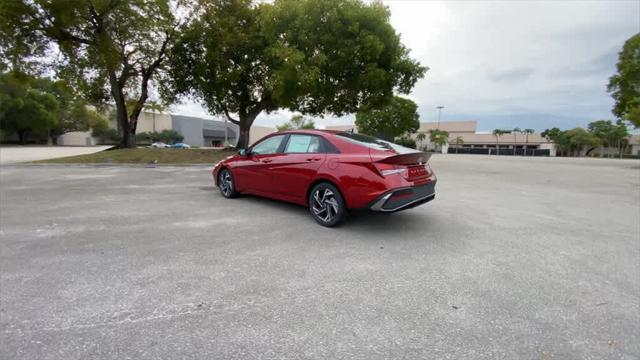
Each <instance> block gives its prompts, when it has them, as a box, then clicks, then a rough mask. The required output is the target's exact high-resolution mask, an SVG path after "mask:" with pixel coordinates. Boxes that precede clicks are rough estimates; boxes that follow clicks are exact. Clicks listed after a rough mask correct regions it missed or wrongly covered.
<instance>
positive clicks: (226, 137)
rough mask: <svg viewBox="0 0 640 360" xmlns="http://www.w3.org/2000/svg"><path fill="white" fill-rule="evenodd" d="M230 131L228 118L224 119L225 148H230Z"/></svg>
mask: <svg viewBox="0 0 640 360" xmlns="http://www.w3.org/2000/svg"><path fill="white" fill-rule="evenodd" d="M228 134H229V131H228V128H227V117H226V116H225V117H224V147H225V148H228V147H229V135H228Z"/></svg>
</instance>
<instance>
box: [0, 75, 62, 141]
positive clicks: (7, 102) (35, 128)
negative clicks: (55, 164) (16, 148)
mask: <svg viewBox="0 0 640 360" xmlns="http://www.w3.org/2000/svg"><path fill="white" fill-rule="evenodd" d="M37 85H38V84H37V82H36V81H35V79H34V78H32V77H31V76H28V75H26V74H22V73H19V72H16V71H11V72H8V73H4V74H2V75H0V129H2V131H3V133H4V134H7V135H11V134H17V135H18V138H19V140H20V143H21V144H25V143H26V141H27V137H28V136H29V135H32V134H33V135H39V136H43V135H45V134H47V133H48V132H49V130H50V129H51V128H53V127H54V126H56V125H57V124H58V121H59V118H58V116H57V115H58V111H59V104H58V101H57V100H56V98H55V96H54V95H53V94H51V93H48V92H46V91H44V89H42V88H40V87H38V86H37Z"/></svg>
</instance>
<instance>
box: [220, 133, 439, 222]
mask: <svg viewBox="0 0 640 360" xmlns="http://www.w3.org/2000/svg"><path fill="white" fill-rule="evenodd" d="M430 156H431V155H430V154H427V153H424V152H421V151H417V150H415V149H410V148H406V147H403V146H400V145H397V144H394V143H391V142H388V141H384V140H380V139H377V138H374V137H371V136H367V135H361V134H353V133H349V132H341V131H329V130H292V131H285V132H278V133H274V134H270V135H268V136H266V137H264V138H263V139H261V140H260V141H258V142H257V143H255V144H254V145H253V146H251V147H249V148H248V149H246V150H240V152H239V153H238V154H237V155H233V156H230V157H228V158H226V159H224V160H222V161H221V162H219V163H218V164H216V165H215V167H214V168H213V171H212V174H213V180H214V182H215V184H216V186H218V187H219V188H220V193H221V194H222V196H224V197H226V198H233V197H236V196H238V195H239V194H241V193H247V194H254V195H258V196H264V197H269V198H273V199H277V200H283V201H288V202H292V203H296V204H300V205H303V206H306V207H308V209H309V211H310V212H311V215H312V216H313V218H314V219H315V220H316V221H317V222H318V223H319V224H320V225H323V226H328V227H331V226H335V225H338V224H339V223H340V222H342V220H343V219H344V218H345V216H346V215H347V212H348V211H349V210H356V209H367V210H372V211H380V212H394V211H399V210H404V209H408V208H411V207H414V206H418V205H421V204H424V203H426V202H429V201H431V200H433V199H434V198H435V185H436V176H435V174H434V172H433V170H432V169H431V167H430V166H429V164H428V163H427V161H428V160H429V158H430Z"/></svg>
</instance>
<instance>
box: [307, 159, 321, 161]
mask: <svg viewBox="0 0 640 360" xmlns="http://www.w3.org/2000/svg"><path fill="white" fill-rule="evenodd" d="M318 160H320V158H308V159H307V161H318Z"/></svg>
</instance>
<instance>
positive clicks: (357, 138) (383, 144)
mask: <svg viewBox="0 0 640 360" xmlns="http://www.w3.org/2000/svg"><path fill="white" fill-rule="evenodd" d="M336 136H338V137H340V138H341V139H343V140H347V141H349V142H351V143H354V144H358V145H362V146H365V147H368V148H370V149H376V150H382V151H385V150H393V151H395V152H397V153H398V154H411V153H416V152H420V151H418V150H416V149H411V148H408V147H404V146H400V145H398V144H395V143H392V142H390V141H386V140H382V139H378V138H376V137H373V136H369V135H364V134H354V133H350V132H343V133H339V134H336Z"/></svg>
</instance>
